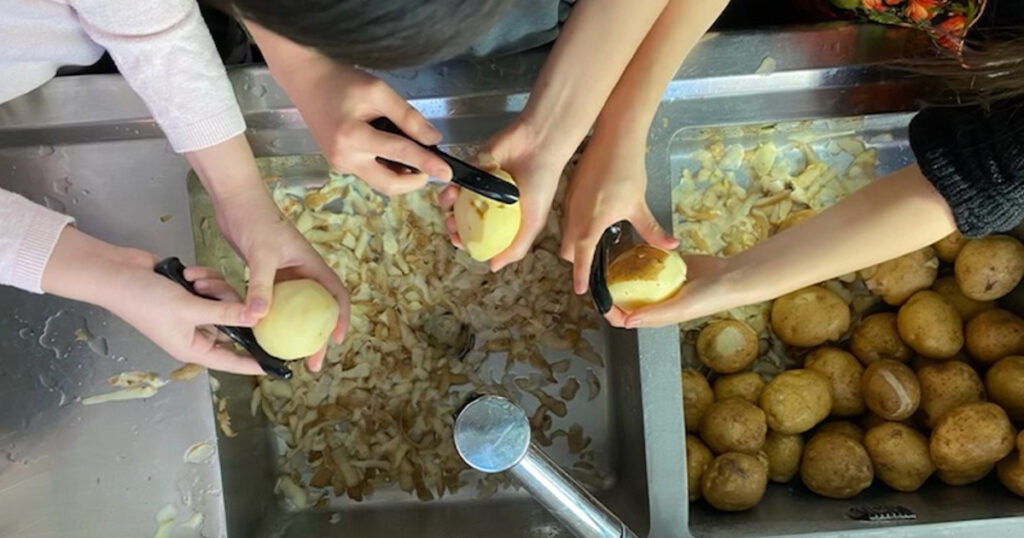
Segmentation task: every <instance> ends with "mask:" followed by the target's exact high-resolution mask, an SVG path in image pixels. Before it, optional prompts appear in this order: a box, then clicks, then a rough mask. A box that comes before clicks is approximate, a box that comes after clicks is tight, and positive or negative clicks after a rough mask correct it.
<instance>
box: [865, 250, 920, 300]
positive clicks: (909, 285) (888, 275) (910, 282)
mask: <svg viewBox="0 0 1024 538" xmlns="http://www.w3.org/2000/svg"><path fill="white" fill-rule="evenodd" d="M938 272H939V260H938V258H936V257H935V251H933V250H932V248H931V247H925V248H922V249H920V250H915V251H914V252H911V253H909V254H904V255H903V256H900V257H899V258H894V259H891V260H889V261H887V262H882V263H880V264H878V265H875V266H874V267H868V268H867V269H864V270H862V271H861V272H860V277H861V278H863V279H864V284H865V285H866V286H867V287H868V289H869V290H871V293H874V294H875V295H878V296H879V297H881V298H882V300H883V301H885V302H886V303H888V304H891V305H893V306H899V305H901V304H903V302H904V301H906V300H907V299H908V298H909V297H910V296H911V295H913V294H914V293H916V292H918V291H920V290H926V289H928V288H930V287H931V285H932V283H933V282H935V276H936V275H937V274H938Z"/></svg>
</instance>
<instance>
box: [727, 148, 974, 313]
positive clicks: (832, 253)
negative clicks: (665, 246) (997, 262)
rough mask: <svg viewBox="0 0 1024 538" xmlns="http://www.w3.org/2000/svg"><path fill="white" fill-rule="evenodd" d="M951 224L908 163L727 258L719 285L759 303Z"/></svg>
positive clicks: (929, 238)
mask: <svg viewBox="0 0 1024 538" xmlns="http://www.w3.org/2000/svg"><path fill="white" fill-rule="evenodd" d="M955 229H956V223H955V222H954V220H953V215H952V212H951V211H950V208H949V205H948V204H947V203H946V201H945V200H944V199H943V198H942V196H941V195H939V193H938V192H937V191H936V190H935V188H934V187H932V185H931V183H929V182H928V180H927V179H925V178H924V176H923V175H921V171H920V169H918V167H917V165H912V166H908V167H906V168H904V169H902V170H900V171H898V172H896V173H894V174H891V175H889V176H886V177H884V178H882V179H879V180H877V181H875V182H874V183H872V184H870V185H868V186H866V187H864V188H862V189H860V190H859V191H857V192H855V193H853V194H851V195H850V196H848V197H847V198H845V199H844V200H842V201H841V202H839V203H837V204H836V205H834V206H832V207H831V208H829V209H827V210H825V211H824V212H822V213H821V214H820V215H817V216H815V217H814V218H813V219H811V220H809V221H806V222H805V223H803V224H801V225H798V226H795V227H793V228H790V229H788V230H786V231H785V232H783V233H780V234H779V235H776V236H773V237H771V238H769V239H768V240H766V241H764V242H763V243H760V244H758V245H756V246H754V247H753V248H751V249H749V250H746V251H744V252H742V253H740V254H737V255H736V256H733V257H732V258H729V260H728V262H727V267H726V271H725V275H724V278H723V284H724V285H725V287H727V288H730V287H732V288H738V289H734V291H736V292H737V294H738V296H739V297H743V298H744V304H751V303H757V302H761V301H766V300H769V299H773V298H775V297H778V296H779V295H783V294H785V293H788V292H790V291H793V290H796V289H799V288H802V287H804V286H809V285H812V284H817V283H819V282H822V281H824V280H828V279H830V278H834V277H837V276H840V275H844V274H848V273H851V272H853V271H857V270H859V269H863V268H865V267H870V266H872V265H875V264H878V263H881V262H883V261H886V260H890V259H892V258H896V257H898V256H901V255H903V254H907V253H908V252H912V251H914V250H917V249H919V248H923V247H925V246H928V245H930V244H932V243H934V242H936V241H938V240H939V239H942V238H943V237H945V236H946V235H948V234H950V233H952V232H953V231H954V230H955ZM734 306H738V305H734Z"/></svg>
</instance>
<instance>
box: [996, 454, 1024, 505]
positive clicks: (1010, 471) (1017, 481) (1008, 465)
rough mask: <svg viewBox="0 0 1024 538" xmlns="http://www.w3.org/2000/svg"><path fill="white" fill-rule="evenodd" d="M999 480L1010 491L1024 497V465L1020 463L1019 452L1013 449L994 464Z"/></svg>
mask: <svg viewBox="0 0 1024 538" xmlns="http://www.w3.org/2000/svg"><path fill="white" fill-rule="evenodd" d="M996 475H997V476H998V477H999V482H1000V483H1001V484H1002V485H1003V487H1005V488H1006V489H1008V490H1010V493H1013V494H1014V495H1017V496H1018V497H1024V465H1021V464H1020V452H1017V451H1016V450H1014V451H1013V452H1011V453H1010V455H1009V456H1006V457H1005V458H1003V459H1002V460H1000V461H999V463H997V464H996Z"/></svg>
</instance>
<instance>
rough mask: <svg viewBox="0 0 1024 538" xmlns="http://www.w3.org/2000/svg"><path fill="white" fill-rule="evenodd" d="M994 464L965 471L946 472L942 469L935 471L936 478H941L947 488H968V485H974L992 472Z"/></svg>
mask: <svg viewBox="0 0 1024 538" xmlns="http://www.w3.org/2000/svg"><path fill="white" fill-rule="evenodd" d="M992 467H993V465H992V464H988V465H981V466H978V467H974V468H971V469H966V470H963V471H945V470H942V469H936V470H935V476H937V477H939V480H941V481H942V483H943V484H946V485H947V486H966V485H967V484H973V483H975V482H977V481H978V480H981V479H982V478H985V476H987V475H988V473H990V472H992Z"/></svg>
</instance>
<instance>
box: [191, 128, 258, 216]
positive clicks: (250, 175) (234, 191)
mask: <svg viewBox="0 0 1024 538" xmlns="http://www.w3.org/2000/svg"><path fill="white" fill-rule="evenodd" d="M185 157H186V158H187V159H188V162H189V164H190V165H192V169H193V170H195V172H196V175H197V176H199V181H200V182H201V183H202V184H203V187H204V188H205V189H206V192H208V193H209V194H210V198H211V199H212V200H213V203H214V204H215V205H216V204H220V203H221V202H223V201H225V200H228V199H231V198H234V197H236V196H238V195H240V194H250V193H253V192H259V191H262V190H264V189H265V187H264V186H263V180H262V178H261V177H260V173H259V170H258V169H257V168H256V158H255V157H254V156H253V154H252V149H250V148H249V142H248V141H247V140H246V139H245V136H244V135H238V136H235V137H232V138H230V139H228V140H226V141H224V142H221V143H220V144H216V145H214V146H210V147H208V148H205V149H201V150H198V151H190V152H188V153H186V154H185Z"/></svg>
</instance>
